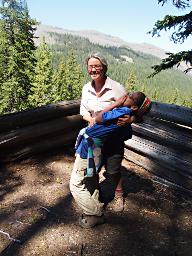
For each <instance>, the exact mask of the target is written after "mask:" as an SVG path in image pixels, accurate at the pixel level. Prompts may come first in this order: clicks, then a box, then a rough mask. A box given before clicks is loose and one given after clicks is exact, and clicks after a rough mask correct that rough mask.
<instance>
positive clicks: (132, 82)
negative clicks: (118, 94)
mask: <svg viewBox="0 0 192 256" xmlns="http://www.w3.org/2000/svg"><path fill="white" fill-rule="evenodd" d="M137 83H138V81H137V77H136V74H135V72H134V71H131V72H130V74H129V76H128V78H127V80H126V82H125V88H126V89H127V91H128V92H132V91H135V90H136V87H137V86H136V85H137Z"/></svg>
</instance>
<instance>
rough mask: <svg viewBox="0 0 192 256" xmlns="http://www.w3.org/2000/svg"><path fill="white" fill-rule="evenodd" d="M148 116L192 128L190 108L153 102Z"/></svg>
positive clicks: (191, 109)
mask: <svg viewBox="0 0 192 256" xmlns="http://www.w3.org/2000/svg"><path fill="white" fill-rule="evenodd" d="M148 115H149V116H150V117H155V118H159V119H163V120H167V121H171V122H174V123H178V124H182V125H186V126H189V127H192V118H191V117H192V108H187V107H182V106H177V105H174V104H165V103H159V102H153V103H152V108H151V111H150V112H149V114H148Z"/></svg>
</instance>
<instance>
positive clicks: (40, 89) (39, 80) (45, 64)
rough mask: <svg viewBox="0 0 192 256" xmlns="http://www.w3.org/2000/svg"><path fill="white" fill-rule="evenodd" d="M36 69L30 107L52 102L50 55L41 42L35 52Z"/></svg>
mask: <svg viewBox="0 0 192 256" xmlns="http://www.w3.org/2000/svg"><path fill="white" fill-rule="evenodd" d="M36 59H37V63H36V67H35V74H34V79H33V83H32V88H31V91H32V93H31V95H30V96H29V101H30V105H31V106H32V107H38V106H42V105H46V104H49V103H51V102H52V98H53V95H52V78H53V68H52V53H51V51H50V49H49V47H48V45H47V44H46V43H45V42H43V43H42V44H41V45H40V46H39V47H38V48H37V50H36Z"/></svg>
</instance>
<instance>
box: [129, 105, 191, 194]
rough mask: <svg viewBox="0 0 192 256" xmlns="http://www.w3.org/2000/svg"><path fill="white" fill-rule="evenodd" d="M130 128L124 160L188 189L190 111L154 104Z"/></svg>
mask: <svg viewBox="0 0 192 256" xmlns="http://www.w3.org/2000/svg"><path fill="white" fill-rule="evenodd" d="M132 126H133V137H132V139H131V140H128V141H126V146H125V158H126V159H128V160H130V161H133V162H134V163H136V164H138V165H140V166H142V167H144V168H145V169H147V170H149V171H150V172H152V173H154V174H155V175H158V176H161V177H162V178H164V179H167V180H169V181H172V182H175V183H177V184H179V185H181V186H183V187H185V188H186V189H190V190H191V189H192V109H190V108H186V107H180V106H176V105H169V104H162V103H155V102H153V104H152V109H151V111H150V113H149V114H148V115H147V116H146V117H145V119H144V122H143V123H140V124H133V125H132Z"/></svg>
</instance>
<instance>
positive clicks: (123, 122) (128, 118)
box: [117, 115, 135, 126]
mask: <svg viewBox="0 0 192 256" xmlns="http://www.w3.org/2000/svg"><path fill="white" fill-rule="evenodd" d="M134 121H135V116H129V115H124V116H123V117H119V118H118V119H117V125H118V126H124V125H126V124H132V123H133V122H134Z"/></svg>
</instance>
